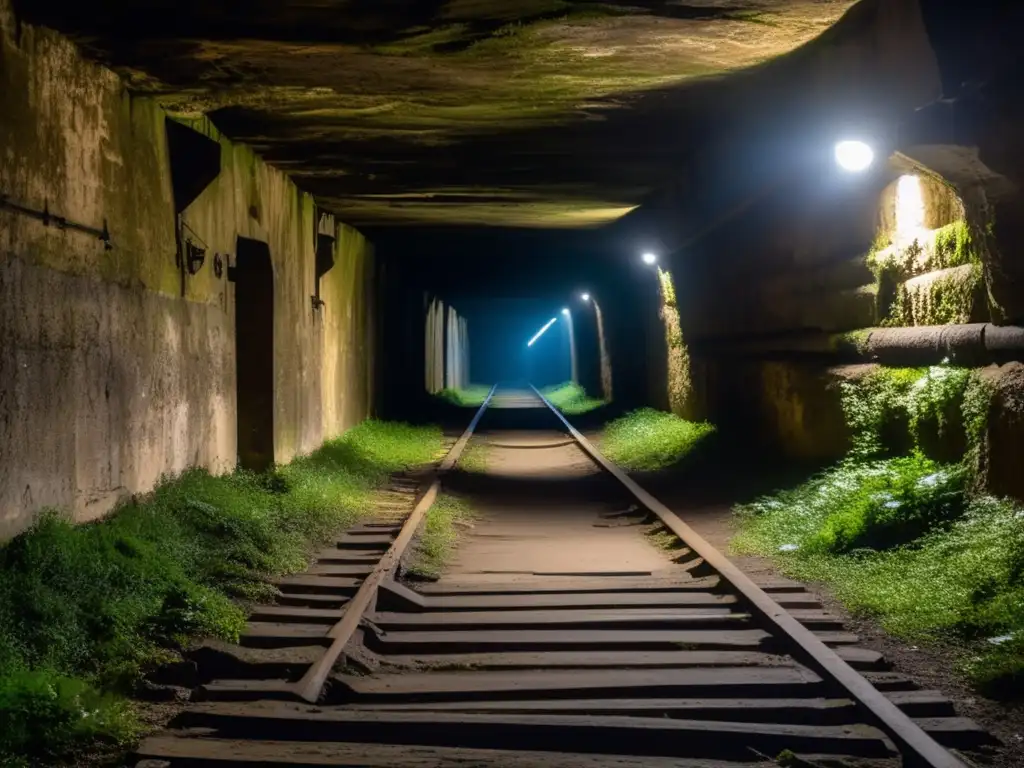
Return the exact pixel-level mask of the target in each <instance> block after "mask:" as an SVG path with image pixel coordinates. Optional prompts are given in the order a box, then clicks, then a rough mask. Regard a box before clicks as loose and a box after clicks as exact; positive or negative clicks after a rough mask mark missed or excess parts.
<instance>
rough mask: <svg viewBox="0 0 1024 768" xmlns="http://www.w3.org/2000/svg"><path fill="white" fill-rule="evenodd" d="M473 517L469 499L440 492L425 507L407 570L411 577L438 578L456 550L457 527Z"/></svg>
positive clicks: (459, 528)
mask: <svg viewBox="0 0 1024 768" xmlns="http://www.w3.org/2000/svg"><path fill="white" fill-rule="evenodd" d="M472 520H473V510H472V508H471V507H470V506H469V504H468V502H466V501H465V500H463V499H460V498H458V497H456V496H451V495H449V494H441V495H439V496H438V497H437V501H435V502H434V504H433V506H431V507H430V509H429V510H427V513H426V520H425V521H424V524H423V529H422V530H421V531H420V535H419V538H418V540H417V542H416V545H415V548H414V550H413V555H412V557H411V558H410V562H409V564H408V568H407V571H406V572H407V573H408V574H409V575H410V576H412V577H413V578H418V579H437V578H438V577H439V576H440V575H441V572H442V571H443V570H444V567H445V565H446V564H447V563H448V561H449V560H450V559H451V556H452V554H454V552H455V545H456V544H457V543H458V539H459V532H460V530H461V529H462V528H464V527H465V526H466V525H467V524H468V523H470V522H471V521H472Z"/></svg>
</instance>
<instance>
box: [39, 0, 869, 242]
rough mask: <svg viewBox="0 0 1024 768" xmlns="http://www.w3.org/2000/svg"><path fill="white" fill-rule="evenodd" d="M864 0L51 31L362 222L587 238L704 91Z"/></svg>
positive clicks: (627, 196) (125, 13)
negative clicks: (554, 230)
mask: <svg viewBox="0 0 1024 768" xmlns="http://www.w3.org/2000/svg"><path fill="white" fill-rule="evenodd" d="M853 2H854V0H795V1H794V0H749V1H747V2H739V1H737V0H690V2H689V3H688V4H687V3H686V2H681V3H676V2H672V3H670V2H662V1H661V0H632V2H621V1H619V0H605V1H603V2H596V1H592V2H573V1H570V0H429V1H424V0H391V1H390V2H387V3H373V4H369V3H364V2H362V1H361V0H324V2H319V3H316V4H311V3H303V2H298V1H297V0H296V1H295V2H289V0H279V1H278V2H275V3H269V2H259V1H257V2H254V3H253V4H252V5H251V6H249V7H248V8H247V10H246V12H245V15H244V17H237V16H235V17H232V16H231V14H229V13H227V12H226V11H225V9H224V8H222V7H221V4H219V3H210V4H207V5H199V4H197V5H195V6H192V5H191V4H190V6H189V7H188V8H187V9H185V10H182V9H181V8H180V7H176V6H175V4H174V3H171V2H170V0H156V2H144V1H143V0H102V1H101V2H98V3H93V4H91V5H90V7H89V11H90V12H89V13H88V14H86V13H84V12H82V13H80V14H78V15H75V16H68V15H67V14H66V13H65V14H64V15H57V16H53V15H51V16H49V17H48V18H44V19H43V20H44V21H46V22H47V23H51V24H53V25H55V26H58V27H59V28H62V29H64V31H67V32H70V33H73V34H77V35H78V36H79V39H82V40H85V39H86V38H87V39H88V49H89V50H91V51H93V52H94V53H95V54H96V55H98V56H100V57H102V58H104V59H105V60H106V61H108V62H109V63H111V64H112V65H113V66H115V68H117V69H118V70H119V71H121V72H122V73H123V74H124V75H125V76H126V78H127V79H128V81H129V83H130V85H131V87H132V88H133V89H134V90H136V91H138V92H142V93H147V94H152V95H154V96H156V97H157V98H159V99H160V101H161V102H162V103H163V104H164V105H165V106H166V107H167V108H168V109H170V110H172V111H174V112H177V113H180V114H190V115H194V114H197V113H205V114H210V115H211V117H212V118H213V120H214V121H215V122H216V123H218V125H219V126H220V127H221V128H222V129H223V130H224V131H225V132H226V133H227V134H228V135H230V136H232V137H233V138H236V139H239V140H243V141H246V142H248V143H251V144H252V145H253V146H254V147H255V148H256V149H257V150H258V151H260V152H261V153H263V154H264V155H265V156H266V157H267V159H268V160H270V161H271V162H275V163H278V164H279V165H281V167H283V168H286V169H287V170H289V171H290V172H291V173H293V175H294V176H295V178H296V180H297V181H298V182H299V183H300V184H302V185H304V186H307V187H308V188H310V189H311V190H312V191H314V192H315V193H317V194H318V196H320V197H321V199H322V200H323V201H324V202H326V203H327V204H329V205H330V206H331V207H333V208H334V209H335V210H336V211H337V213H339V214H340V215H342V216H343V217H345V218H346V219H347V220H349V221H352V222H354V223H357V224H361V223H434V222H444V223H457V222H468V221H472V222H477V223H481V222H482V223H493V224H509V223H510V222H515V223H519V224H523V225H536V226H583V225H592V224H598V223H603V222H605V221H608V220H611V219H614V218H617V217H618V216H620V215H622V213H624V212H625V211H628V210H629V209H631V208H632V207H634V206H635V205H636V204H638V203H639V202H640V200H641V199H642V198H643V196H644V195H645V194H646V193H647V192H648V191H649V190H650V189H652V188H653V187H655V186H657V185H658V184H660V183H662V182H664V181H665V180H666V179H667V177H668V175H669V174H670V168H671V166H672V163H671V162H670V161H669V158H670V157H671V156H672V153H673V151H675V152H676V155H677V156H678V152H679V149H680V148H681V147H680V145H681V144H683V143H684V142H685V130H684V127H685V124H686V123H687V121H688V120H689V119H690V117H691V115H690V113H688V112H687V108H686V105H685V104H684V102H685V101H686V100H687V97H688V91H687V90H686V89H687V88H688V87H689V86H690V85H691V84H692V83H694V82H700V81H703V80H706V79H707V78H708V77H710V76H714V75H719V74H722V73H727V72H730V71H733V70H737V69H741V68H745V67H750V66H752V65H755V64H758V63H760V62H763V61H766V60H768V59H771V58H773V57H776V56H778V55H780V54H783V53H785V52H788V51H790V50H792V49H793V48H795V47H797V46H799V45H801V44H802V43H804V42H806V41H808V40H810V39H812V38H813V37H815V36H816V35H818V34H820V33H821V32H822V31H823V30H825V29H826V28H828V27H829V26H830V25H831V24H833V23H834V22H835V21H836V19H837V18H838V17H839V16H840V15H841V14H842V13H843V12H844V11H845V10H846V9H847V8H848V7H849V6H851V5H852V4H853ZM164 6H166V7H164ZM34 12H35V13H38V12H39V10H38V9H36V10H35V11H34V10H33V9H31V8H27V9H26V13H27V14H28V15H29V17H31V16H32V15H33V13H34ZM676 123H678V127H675V125H676ZM466 189H471V190H473V196H472V197H471V198H467V197H466V195H465V194H464V191H465V190H466ZM509 189H513V190H515V193H514V194H509V192H508V190H509Z"/></svg>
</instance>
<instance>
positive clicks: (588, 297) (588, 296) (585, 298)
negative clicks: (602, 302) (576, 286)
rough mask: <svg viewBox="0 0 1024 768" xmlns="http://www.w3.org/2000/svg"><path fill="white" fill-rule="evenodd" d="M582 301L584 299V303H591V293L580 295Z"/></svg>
mask: <svg viewBox="0 0 1024 768" xmlns="http://www.w3.org/2000/svg"><path fill="white" fill-rule="evenodd" d="M580 299H582V300H583V301H590V294H589V293H581V294H580Z"/></svg>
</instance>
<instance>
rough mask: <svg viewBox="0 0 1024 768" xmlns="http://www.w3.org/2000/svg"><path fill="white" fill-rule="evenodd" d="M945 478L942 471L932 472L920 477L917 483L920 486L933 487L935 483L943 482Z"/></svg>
mask: <svg viewBox="0 0 1024 768" xmlns="http://www.w3.org/2000/svg"><path fill="white" fill-rule="evenodd" d="M945 479H946V474H945V473H944V472H935V473H933V474H930V475H928V476H927V477H922V478H921V479H920V480H918V481H917V484H918V486H920V487H921V488H934V487H935V486H936V485H938V484H939V483H940V482H943V481H944V480H945Z"/></svg>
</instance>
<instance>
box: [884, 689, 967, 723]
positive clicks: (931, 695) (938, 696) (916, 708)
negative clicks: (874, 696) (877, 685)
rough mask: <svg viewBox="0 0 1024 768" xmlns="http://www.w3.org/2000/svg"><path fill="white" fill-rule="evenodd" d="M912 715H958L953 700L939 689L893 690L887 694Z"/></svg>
mask: <svg viewBox="0 0 1024 768" xmlns="http://www.w3.org/2000/svg"><path fill="white" fill-rule="evenodd" d="M885 697H886V698H887V699H889V701H891V702H892V703H893V704H895V705H896V706H897V707H899V708H900V709H902V710H903V711H904V712H906V713H907V714H908V715H909V716H910V717H913V718H922V717H956V711H955V710H954V709H953V702H952V701H950V700H949V698H948V697H946V696H944V695H943V694H942V693H940V692H939V691H891V692H889V693H886V694H885Z"/></svg>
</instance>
